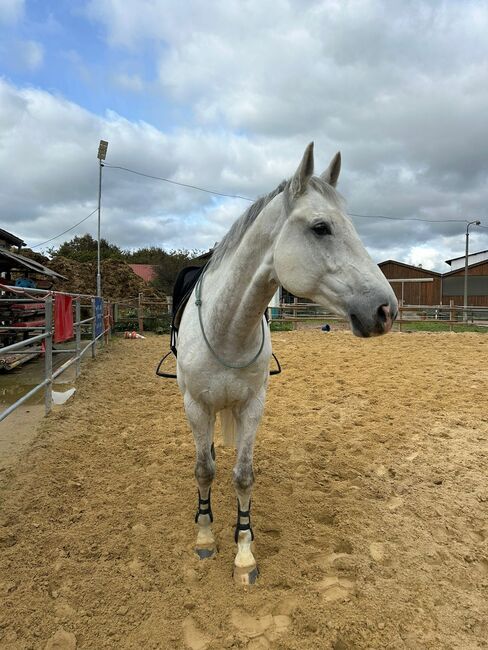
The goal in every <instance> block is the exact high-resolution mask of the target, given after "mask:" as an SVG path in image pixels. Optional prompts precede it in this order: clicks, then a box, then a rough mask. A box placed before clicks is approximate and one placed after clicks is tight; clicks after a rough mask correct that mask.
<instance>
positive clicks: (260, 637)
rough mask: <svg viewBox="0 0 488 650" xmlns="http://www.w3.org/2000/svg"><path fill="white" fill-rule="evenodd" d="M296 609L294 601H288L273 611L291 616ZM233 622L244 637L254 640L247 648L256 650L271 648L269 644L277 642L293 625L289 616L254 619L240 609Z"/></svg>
mask: <svg viewBox="0 0 488 650" xmlns="http://www.w3.org/2000/svg"><path fill="white" fill-rule="evenodd" d="M295 607H296V603H295V601H294V599H289V602H288V600H287V601H286V602H285V601H283V602H282V603H278V605H277V606H275V608H274V610H273V611H274V612H277V611H279V612H282V611H286V612H289V613H290V614H291V612H292V611H293V610H294V609H295ZM231 620H232V624H233V625H234V627H236V628H237V629H238V630H239V632H240V633H241V634H242V635H243V636H245V637H247V638H248V639H251V640H252V641H251V643H249V645H248V646H247V647H248V648H253V649H254V650H258V649H260V648H269V647H270V645H269V643H270V642H272V641H276V640H277V639H278V638H279V637H280V636H281V635H282V634H284V633H285V632H286V631H287V629H288V628H289V626H290V625H291V617H290V616H289V614H282V613H279V614H278V613H276V614H274V615H273V614H266V615H265V616H259V617H254V616H251V615H250V614H248V613H247V612H244V611H242V610H240V609H234V611H233V612H232V616H231Z"/></svg>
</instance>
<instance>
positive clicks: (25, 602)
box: [0, 331, 488, 650]
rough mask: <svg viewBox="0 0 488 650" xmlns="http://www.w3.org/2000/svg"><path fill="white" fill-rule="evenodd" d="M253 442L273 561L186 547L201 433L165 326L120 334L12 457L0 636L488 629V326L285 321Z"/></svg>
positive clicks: (220, 485)
mask: <svg viewBox="0 0 488 650" xmlns="http://www.w3.org/2000/svg"><path fill="white" fill-rule="evenodd" d="M273 338H274V348H275V351H276V352H277V354H278V355H279V357H280V359H281V361H282V363H283V366H284V372H283V374H282V375H281V376H279V377H274V378H271V381H270V391H269V394H268V402H267V409H266V415H265V418H264V421H263V424H262V426H261V428H260V431H259V434H258V443H257V448H256V454H255V472H256V485H255V491H254V499H253V524H254V529H255V534H256V552H257V558H258V561H259V567H260V570H261V576H260V579H259V584H258V585H257V586H256V587H253V588H252V589H251V590H250V591H249V592H248V593H246V592H244V591H242V590H240V589H237V588H236V587H235V586H234V584H233V581H232V561H233V555H234V543H233V525H234V521H235V496H234V492H233V488H232V483H231V470H232V464H233V457H234V452H233V450H231V449H228V448H222V446H221V441H220V438H218V440H217V463H218V465H217V478H216V481H215V484H214V489H213V510H214V515H215V526H214V530H215V532H216V535H217V538H218V542H219V546H220V552H219V554H218V557H217V558H216V559H214V560H210V561H203V562H202V561H199V560H198V559H196V558H195V557H194V556H193V554H192V546H193V542H194V538H195V530H194V524H193V517H194V511H195V506H196V490H195V487H194V482H193V462H194V457H193V442H192V439H191V434H190V432H189V429H188V427H187V424H186V421H185V417H184V414H183V409H182V403H181V398H180V395H179V393H178V389H177V386H176V383H175V382H174V381H170V380H163V379H158V378H157V377H156V376H155V375H154V367H155V364H156V361H157V360H158V358H159V356H161V352H162V350H163V349H166V348H167V345H168V342H167V338H166V337H165V338H164V340H163V339H162V338H156V337H150V338H148V339H146V340H144V341H142V340H115V341H114V343H113V344H112V349H111V352H110V353H109V354H107V353H101V354H100V355H99V357H98V358H97V360H96V361H95V362H93V363H90V364H88V366H87V368H86V371H85V374H84V376H83V377H82V378H81V380H80V381H79V382H78V392H77V394H76V397H75V398H74V399H73V400H72V401H71V402H69V403H68V404H67V405H65V406H64V407H60V408H59V409H58V410H57V411H56V412H55V413H54V414H53V415H52V416H51V417H49V418H47V419H46V420H44V421H43V423H42V425H41V427H40V431H39V435H38V436H37V437H36V439H35V441H34V443H33V445H32V446H31V447H30V448H29V449H28V450H27V452H23V454H22V456H21V458H20V460H19V462H18V463H17V464H15V465H14V466H12V467H11V468H10V469H7V470H5V471H3V472H1V473H0V498H1V505H0V648H8V649H9V650H17V649H18V650H20V649H22V650H24V649H25V650H27V649H30V648H32V649H38V648H40V649H44V648H45V649H47V650H54V649H58V650H72V649H73V648H75V647H76V648H94V649H96V650H99V649H103V648H124V649H125V648H131V649H142V648H143V649H145V650H146V649H149V650H150V649H156V648H162V649H179V648H187V649H190V650H204V649H208V650H213V649H220V648H248V649H250V650H265V649H266V648H273V649H283V650H285V649H286V650H292V649H293V650H308V649H314V650H315V649H322V648H324V649H329V648H330V649H332V650H353V649H363V648H364V649H366V648H367V649H369V650H376V649H383V648H388V649H392V650H393V649H394V650H397V649H401V648H410V649H414V650H417V649H422V650H423V649H442V650H444V649H456V650H474V649H475V648H487V647H488V548H487V545H488V512H487V510H488V483H487V467H488V408H487V401H486V400H487V394H488V370H487V367H488V366H487V360H488V354H487V353H488V336H484V335H479V334H393V335H390V336H387V337H383V338H380V339H371V340H359V339H356V338H354V337H353V336H352V335H350V334H349V333H346V332H334V333H332V334H323V333H322V332H320V331H311V332H287V333H277V334H275V335H274V336H273Z"/></svg>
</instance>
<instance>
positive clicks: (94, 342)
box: [91, 298, 97, 359]
mask: <svg viewBox="0 0 488 650" xmlns="http://www.w3.org/2000/svg"><path fill="white" fill-rule="evenodd" d="M91 304H92V318H93V320H92V359H94V358H95V357H96V356H97V333H96V332H97V319H96V313H97V310H96V303H95V298H92V299H91Z"/></svg>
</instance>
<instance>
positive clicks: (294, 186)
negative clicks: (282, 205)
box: [290, 142, 313, 198]
mask: <svg viewBox="0 0 488 650" xmlns="http://www.w3.org/2000/svg"><path fill="white" fill-rule="evenodd" d="M312 176H313V142H311V143H310V144H309V145H308V147H307V148H306V149H305V153H304V154H303V158H302V162H301V163H300V164H299V165H298V169H297V170H296V172H295V175H294V176H293V178H292V179H291V183H290V190H291V194H292V196H293V197H294V198H296V197H298V196H300V195H301V194H303V193H304V192H305V190H306V189H307V184H308V181H309V180H310V179H311V178H312Z"/></svg>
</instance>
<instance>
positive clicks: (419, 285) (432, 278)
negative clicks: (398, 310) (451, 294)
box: [378, 260, 449, 305]
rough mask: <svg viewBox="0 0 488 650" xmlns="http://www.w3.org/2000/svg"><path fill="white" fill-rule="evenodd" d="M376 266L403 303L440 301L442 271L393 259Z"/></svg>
mask: <svg viewBox="0 0 488 650" xmlns="http://www.w3.org/2000/svg"><path fill="white" fill-rule="evenodd" d="M378 266H379V267H380V269H381V271H382V272H383V274H384V275H385V277H386V278H387V280H389V281H390V283H391V286H392V287H393V290H394V291H395V295H396V297H397V299H398V300H399V301H400V300H402V302H403V304H404V305H439V304H441V303H442V273H437V272H436V271H429V270H428V269H423V268H422V267H421V266H412V265H411V264H405V263H404V262H397V261H395V260H386V261H385V262H381V263H380V264H378ZM448 302H449V301H448Z"/></svg>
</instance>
